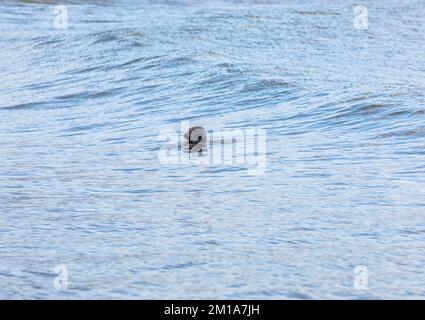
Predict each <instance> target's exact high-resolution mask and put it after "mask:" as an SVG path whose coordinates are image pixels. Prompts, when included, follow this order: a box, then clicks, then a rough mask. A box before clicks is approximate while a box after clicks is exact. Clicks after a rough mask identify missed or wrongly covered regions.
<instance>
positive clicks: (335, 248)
mask: <svg viewBox="0 0 425 320" xmlns="http://www.w3.org/2000/svg"><path fill="white" fill-rule="evenodd" d="M58 4H61V5H66V13H67V17H68V20H67V21H68V24H67V29H60V28H59V27H65V25H64V24H61V23H62V22H63V21H62V20H58V17H59V16H60V15H61V14H63V12H64V11H63V10H62V9H63V8H62V9H61V10H62V11H60V9H58V8H57V7H56V6H57V5H58ZM358 4H359V2H358V1H355V0H348V1H325V0H313V1H306V0H288V1H283V0H281V1H279V0H274V1H272V0H257V1H255V0H239V1H237V0H234V1H219V0H202V1H196V0H187V1H185V0H181V1H178V0H175V1H153V0H152V1H146V0H144V1H131V0H116V1H112V0H105V1H101V0H96V1H95V0H90V1H89V0H88V1H62V2H58V1H16V0H4V1H1V3H0V298H3V299H12V298H17V299H22V298H30V299H36V298H37V299H52V298H54V299H95V298H105V299H109V298H111V299H112V298H115V299H127V298H129V299H151V298H153V299H191V298H213V299H214V298H223V299H257V298H260V299H317V298H322V299H327V298H335V299H389V298H400V299H406V298H416V299H425V274H424V265H425V63H424V62H425V61H424V52H425V3H424V2H423V1H396V0H389V1H383V0H382V1H366V0H365V1H362V3H361V4H362V5H364V6H365V8H366V9H367V29H364V28H363V29H362V28H360V29H359V28H358V25H357V24H356V21H357V20H356V19H357V18H358V11H356V9H355V8H356V6H357V5H358ZM362 8H363V7H362ZM58 10H59V11H58ZM362 10H363V9H362ZM363 13H364V11H363ZM61 17H64V16H61ZM363 18H364V16H363ZM58 21H59V22H58ZM61 21H62V22H61ZM58 23H59V24H58ZM356 26H357V27H356ZM362 26H363V27H364V25H362ZM181 121H189V122H190V123H191V124H193V125H197V124H200V125H203V126H205V127H206V128H207V129H212V128H214V129H228V130H232V129H240V130H249V129H259V128H262V129H265V130H266V132H267V168H266V170H265V172H264V173H262V174H259V175H249V174H247V170H246V168H244V167H241V166H238V165H232V164H223V165H218V166H205V165H198V164H193V163H181V164H176V163H173V164H168V165H167V164H164V163H161V162H160V161H159V159H158V152H159V150H160V148H161V146H162V143H163V141H162V140H161V139H160V138H159V133H160V132H161V131H162V130H167V129H169V128H179V127H180V124H181ZM185 155H186V156H187V154H185ZM185 155H183V156H185Z"/></svg>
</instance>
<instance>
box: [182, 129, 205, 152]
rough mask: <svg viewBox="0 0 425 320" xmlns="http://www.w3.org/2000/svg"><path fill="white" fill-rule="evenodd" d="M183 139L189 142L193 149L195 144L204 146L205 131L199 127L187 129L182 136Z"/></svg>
mask: <svg viewBox="0 0 425 320" xmlns="http://www.w3.org/2000/svg"><path fill="white" fill-rule="evenodd" d="M184 137H185V138H186V139H187V140H188V141H189V146H190V147H193V146H195V145H197V144H202V145H204V144H206V142H207V131H206V130H205V129H204V128H202V127H199V126H196V127H191V128H189V131H188V132H186V133H185V134H184Z"/></svg>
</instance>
